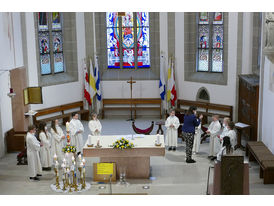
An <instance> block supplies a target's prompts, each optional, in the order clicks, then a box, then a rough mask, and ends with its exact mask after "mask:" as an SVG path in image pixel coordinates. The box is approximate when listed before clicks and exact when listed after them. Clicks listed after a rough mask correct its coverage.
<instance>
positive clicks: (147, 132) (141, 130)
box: [132, 121, 154, 135]
mask: <svg viewBox="0 0 274 206" xmlns="http://www.w3.org/2000/svg"><path fill="white" fill-rule="evenodd" d="M153 127H154V121H152V122H151V125H150V127H149V128H147V129H139V128H137V127H136V126H135V121H132V128H133V130H134V132H135V133H136V134H145V135H149V134H150V133H151V132H152V130H153Z"/></svg>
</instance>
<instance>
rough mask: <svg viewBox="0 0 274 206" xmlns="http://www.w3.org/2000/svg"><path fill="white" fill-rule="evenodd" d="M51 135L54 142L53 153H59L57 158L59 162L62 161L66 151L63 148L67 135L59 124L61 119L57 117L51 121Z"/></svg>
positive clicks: (52, 145)
mask: <svg viewBox="0 0 274 206" xmlns="http://www.w3.org/2000/svg"><path fill="white" fill-rule="evenodd" d="M50 131H51V136H52V144H51V151H52V152H51V155H52V156H54V155H55V154H56V155H57V159H58V161H59V162H62V160H63V158H64V153H63V151H62V148H63V147H64V146H65V139H66V137H65V135H64V132H63V130H62V129H61V127H60V126H59V121H58V119H56V120H55V121H52V122H51V130H50Z"/></svg>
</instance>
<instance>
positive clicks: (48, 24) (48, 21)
mask: <svg viewBox="0 0 274 206" xmlns="http://www.w3.org/2000/svg"><path fill="white" fill-rule="evenodd" d="M38 41H39V47H40V67H41V74H42V75H46V74H52V73H60V72H64V54H63V35H62V21H61V13H60V12H52V13H46V12H39V13H38ZM52 68H53V69H52Z"/></svg>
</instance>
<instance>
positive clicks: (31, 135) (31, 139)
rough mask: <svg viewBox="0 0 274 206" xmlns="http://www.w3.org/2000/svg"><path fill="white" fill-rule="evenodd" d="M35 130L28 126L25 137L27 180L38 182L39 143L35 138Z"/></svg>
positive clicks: (39, 173) (39, 168) (39, 164)
mask: <svg viewBox="0 0 274 206" xmlns="http://www.w3.org/2000/svg"><path fill="white" fill-rule="evenodd" d="M35 132H36V128H35V126H34V125H31V126H29V128H28V133H27V137H26V143H27V157H28V169H29V178H30V179H31V180H35V181H39V178H38V176H42V175H41V174H42V166H41V162H40V156H39V151H40V146H41V143H40V142H39V141H38V140H37V138H36V137H35Z"/></svg>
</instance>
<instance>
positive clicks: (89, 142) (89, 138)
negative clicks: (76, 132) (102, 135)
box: [88, 134, 92, 145]
mask: <svg viewBox="0 0 274 206" xmlns="http://www.w3.org/2000/svg"><path fill="white" fill-rule="evenodd" d="M91 137H92V136H91V135H90V134H89V135H88V145H91Z"/></svg>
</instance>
